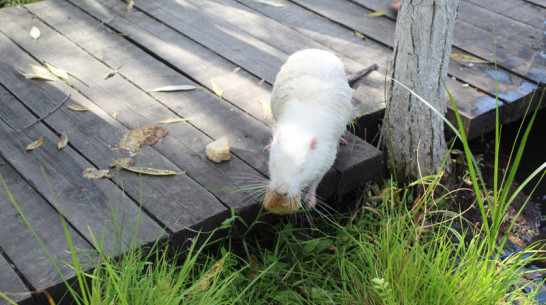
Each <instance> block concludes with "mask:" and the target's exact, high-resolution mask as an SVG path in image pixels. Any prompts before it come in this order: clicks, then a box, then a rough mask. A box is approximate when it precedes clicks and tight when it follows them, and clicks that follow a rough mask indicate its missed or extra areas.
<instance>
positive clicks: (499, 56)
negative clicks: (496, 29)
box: [296, 0, 546, 83]
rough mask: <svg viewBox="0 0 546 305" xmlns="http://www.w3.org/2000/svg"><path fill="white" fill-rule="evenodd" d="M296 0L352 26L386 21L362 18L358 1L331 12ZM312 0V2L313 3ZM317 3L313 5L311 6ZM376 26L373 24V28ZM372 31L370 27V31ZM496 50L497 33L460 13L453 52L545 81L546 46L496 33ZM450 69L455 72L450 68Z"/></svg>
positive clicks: (369, 7)
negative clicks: (541, 47) (537, 46)
mask: <svg viewBox="0 0 546 305" xmlns="http://www.w3.org/2000/svg"><path fill="white" fill-rule="evenodd" d="M296 2H298V3H300V4H301V5H305V6H306V7H309V8H313V9H318V10H320V12H322V13H323V14H325V15H328V16H332V17H333V18H334V19H335V20H338V21H339V22H342V23H344V24H348V26H357V27H358V26H359V25H360V26H361V27H366V28H367V26H368V23H367V20H368V19H371V20H373V21H376V22H384V21H383V20H384V19H385V20H386V19H388V18H386V17H383V18H370V17H368V18H361V17H362V15H361V12H362V11H359V10H358V7H357V5H356V4H355V3H353V5H352V6H351V7H350V8H347V7H343V5H344V3H343V2H339V3H338V2H335V3H333V2H332V5H336V7H337V10H335V14H333V15H332V14H329V12H328V11H327V10H326V9H325V4H324V3H323V2H324V1H323V0H320V1H316V2H319V3H315V1H309V0H302V1H299V0H296ZM311 2H312V3H311ZM358 2H359V3H360V4H361V5H363V6H364V7H366V9H365V8H361V10H362V9H363V10H364V12H363V14H364V15H367V14H369V12H371V11H374V10H377V9H379V8H380V7H383V6H384V5H380V4H379V3H378V0H358ZM311 4H313V6H311ZM319 4H320V5H319ZM356 20H360V23H361V24H358V23H355V21H356ZM372 29H373V28H372ZM366 33H370V31H366ZM393 34H394V30H392V32H391V34H390V36H389V38H388V39H385V38H382V37H379V38H380V39H381V41H382V42H383V43H386V44H387V45H390V44H392V41H393V38H392V37H393ZM372 37H375V38H374V39H377V37H378V36H377V34H375V33H374V34H373V36H372ZM495 40H496V48H497V49H496V52H495V49H494V45H493V36H492V34H491V31H490V30H483V29H480V28H478V27H476V26H474V25H472V24H470V23H468V22H466V21H464V20H461V18H460V17H458V20H457V23H456V24H455V31H454V34H453V46H454V48H453V50H452V53H458V52H457V51H456V48H458V49H460V50H461V51H464V52H468V53H470V54H473V55H475V56H478V57H480V58H483V59H486V60H488V61H490V62H495V61H496V62H497V64H498V66H499V67H502V68H504V69H506V70H509V71H510V72H511V73H515V74H518V75H519V76H521V77H523V78H526V79H527V80H528V81H531V83H537V82H540V83H544V82H545V80H546V68H545V67H546V56H544V54H543V53H542V52H543V50H535V49H532V48H529V47H527V46H524V45H521V44H520V43H518V42H517V41H514V40H511V39H508V38H505V37H502V36H501V35H496V37H495ZM448 73H453V71H452V70H450V71H449V72H448Z"/></svg>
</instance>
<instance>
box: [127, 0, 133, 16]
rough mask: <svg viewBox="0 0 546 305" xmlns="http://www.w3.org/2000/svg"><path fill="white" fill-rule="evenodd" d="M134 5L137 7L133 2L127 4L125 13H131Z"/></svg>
mask: <svg viewBox="0 0 546 305" xmlns="http://www.w3.org/2000/svg"><path fill="white" fill-rule="evenodd" d="M133 5H135V2H134V1H133V0H131V1H129V3H127V6H126V7H125V12H126V13H129V11H130V10H131V9H132V8H133Z"/></svg>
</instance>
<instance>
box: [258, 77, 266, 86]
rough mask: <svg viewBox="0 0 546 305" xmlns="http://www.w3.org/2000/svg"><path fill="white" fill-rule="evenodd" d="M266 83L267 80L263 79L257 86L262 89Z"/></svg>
mask: <svg viewBox="0 0 546 305" xmlns="http://www.w3.org/2000/svg"><path fill="white" fill-rule="evenodd" d="M264 83H265V79H263V78H262V80H261V81H259V82H258V83H257V84H256V85H258V87H261V86H263V84H264Z"/></svg>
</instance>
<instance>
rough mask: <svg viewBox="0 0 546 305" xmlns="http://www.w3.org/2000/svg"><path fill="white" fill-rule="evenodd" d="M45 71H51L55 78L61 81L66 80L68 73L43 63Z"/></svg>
mask: <svg viewBox="0 0 546 305" xmlns="http://www.w3.org/2000/svg"><path fill="white" fill-rule="evenodd" d="M45 65H46V67H47V69H48V70H49V71H51V73H53V74H54V75H55V76H57V77H59V78H62V79H68V73H67V72H66V71H65V70H63V69H60V68H57V67H55V66H54V65H51V64H49V63H47V62H46V63H45Z"/></svg>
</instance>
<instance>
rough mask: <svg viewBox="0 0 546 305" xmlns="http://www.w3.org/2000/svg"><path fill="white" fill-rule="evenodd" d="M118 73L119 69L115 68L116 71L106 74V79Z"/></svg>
mask: <svg viewBox="0 0 546 305" xmlns="http://www.w3.org/2000/svg"><path fill="white" fill-rule="evenodd" d="M117 73H118V70H114V71H110V72H108V73H106V74H104V79H105V80H106V79H109V78H110V77H113V76H114V75H116V74H117Z"/></svg>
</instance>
